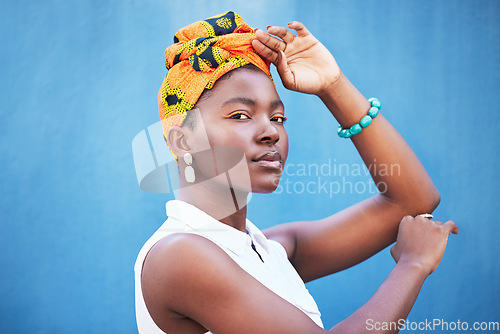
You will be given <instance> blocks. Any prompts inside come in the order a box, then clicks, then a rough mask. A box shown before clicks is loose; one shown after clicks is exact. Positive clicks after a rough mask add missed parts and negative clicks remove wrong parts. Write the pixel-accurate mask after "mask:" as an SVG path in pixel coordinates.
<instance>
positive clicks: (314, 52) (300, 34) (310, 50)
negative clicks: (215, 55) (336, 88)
mask: <svg viewBox="0 0 500 334" xmlns="http://www.w3.org/2000/svg"><path fill="white" fill-rule="evenodd" d="M288 28H291V29H294V30H295V31H296V32H297V36H295V35H294V34H292V33H291V32H290V30H288V29H286V28H284V27H276V26H271V27H268V28H267V31H268V33H270V34H272V35H275V36H278V37H279V38H277V37H274V36H271V35H269V34H267V33H265V32H264V31H262V30H260V29H258V30H255V37H256V39H254V40H253V41H252V45H253V47H254V49H255V51H257V53H259V54H260V55H261V56H262V57H263V58H265V59H267V60H269V61H270V62H271V63H273V64H274V65H275V66H276V68H277V70H278V73H279V75H280V78H281V81H282V82H283V86H285V88H287V89H290V90H294V91H298V92H302V93H308V94H316V95H320V94H321V93H322V92H323V91H325V90H327V89H328V88H329V87H330V86H331V85H332V84H334V83H335V82H336V81H337V80H338V79H339V78H340V77H341V76H342V72H341V71H340V68H339V66H338V65H337V62H336V61H335V59H334V58H333V56H332V54H331V53H330V51H328V49H327V48H326V47H325V46H324V45H323V44H321V43H320V42H319V41H318V40H317V39H316V38H315V37H314V36H313V35H312V34H311V33H310V32H309V31H308V30H307V28H306V27H305V26H304V25H303V24H302V23H300V22H297V21H294V22H291V23H289V24H288Z"/></svg>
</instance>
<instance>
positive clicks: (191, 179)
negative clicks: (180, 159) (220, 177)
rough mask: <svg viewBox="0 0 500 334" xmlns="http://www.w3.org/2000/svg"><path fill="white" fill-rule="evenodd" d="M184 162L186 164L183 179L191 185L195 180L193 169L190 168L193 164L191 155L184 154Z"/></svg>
mask: <svg viewBox="0 0 500 334" xmlns="http://www.w3.org/2000/svg"><path fill="white" fill-rule="evenodd" d="M184 162H185V163H186V165H187V166H186V169H184V177H185V178H186V182H189V183H193V182H194V180H195V179H196V178H195V176H194V168H193V166H191V164H192V163H193V156H192V155H191V153H189V152H187V153H186V154H184Z"/></svg>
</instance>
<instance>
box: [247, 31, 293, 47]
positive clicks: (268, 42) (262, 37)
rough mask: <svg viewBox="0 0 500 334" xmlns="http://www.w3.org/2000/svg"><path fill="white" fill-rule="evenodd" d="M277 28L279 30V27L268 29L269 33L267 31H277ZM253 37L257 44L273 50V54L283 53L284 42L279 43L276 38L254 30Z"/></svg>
mask: <svg viewBox="0 0 500 334" xmlns="http://www.w3.org/2000/svg"><path fill="white" fill-rule="evenodd" d="M273 28H274V29H273ZM278 28H281V27H269V28H268V31H269V29H271V30H278ZM283 29H285V28H283ZM279 30H280V31H281V29H279ZM285 30H286V29H285ZM290 34H291V33H290ZM273 35H274V34H273ZM285 36H286V34H285ZM255 37H256V38H257V39H258V40H259V42H261V43H262V44H264V45H265V46H267V47H268V48H270V49H272V50H274V51H275V52H278V51H279V50H282V51H284V50H285V49H286V43H285V42H284V41H280V40H279V39H277V38H276V37H272V36H270V35H269V34H266V33H265V32H264V31H262V30H260V29H257V30H255Z"/></svg>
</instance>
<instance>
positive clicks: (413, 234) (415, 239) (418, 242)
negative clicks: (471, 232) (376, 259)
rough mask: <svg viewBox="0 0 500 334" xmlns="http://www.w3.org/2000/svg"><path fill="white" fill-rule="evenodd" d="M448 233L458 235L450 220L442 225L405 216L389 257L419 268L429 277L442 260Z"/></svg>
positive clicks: (418, 217) (437, 222)
mask: <svg viewBox="0 0 500 334" xmlns="http://www.w3.org/2000/svg"><path fill="white" fill-rule="evenodd" d="M450 233H453V234H457V233H458V227H457V225H456V224H455V223H454V222H453V221H451V220H449V221H447V222H446V223H444V224H443V223H442V222H439V221H434V220H429V219H427V218H424V217H421V216H416V217H412V216H405V217H404V218H403V220H401V223H400V224H399V232H398V237H397V240H396V244H395V245H394V246H393V247H392V248H391V255H392V257H393V258H394V260H395V261H396V262H397V263H401V264H411V265H417V266H420V267H421V268H422V269H424V270H425V272H427V273H428V275H430V274H431V273H432V272H433V271H434V270H436V268H437V266H438V265H439V263H440V262H441V259H442V258H443V254H444V250H445V249H446V243H447V241H448V236H449V235H450Z"/></svg>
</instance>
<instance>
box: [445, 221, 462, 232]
mask: <svg viewBox="0 0 500 334" xmlns="http://www.w3.org/2000/svg"><path fill="white" fill-rule="evenodd" d="M443 227H444V228H445V229H446V230H447V231H448V233H453V234H458V226H457V224H455V223H454V222H453V221H451V220H448V221H447V222H446V223H444V224H443Z"/></svg>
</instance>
